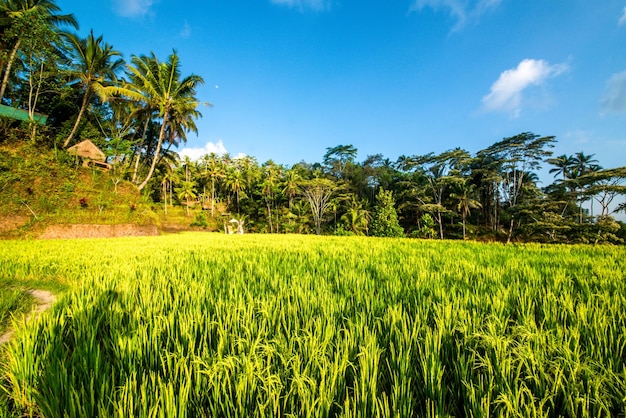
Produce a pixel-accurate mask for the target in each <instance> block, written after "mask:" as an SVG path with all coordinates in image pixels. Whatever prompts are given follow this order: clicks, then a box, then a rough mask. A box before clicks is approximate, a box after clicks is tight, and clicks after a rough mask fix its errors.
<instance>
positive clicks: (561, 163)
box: [547, 154, 576, 180]
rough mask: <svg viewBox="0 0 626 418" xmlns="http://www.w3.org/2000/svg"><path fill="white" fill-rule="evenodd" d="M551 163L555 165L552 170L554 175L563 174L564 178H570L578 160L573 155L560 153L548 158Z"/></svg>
mask: <svg viewBox="0 0 626 418" xmlns="http://www.w3.org/2000/svg"><path fill="white" fill-rule="evenodd" d="M547 162H548V163H549V164H552V165H553V166H554V168H553V169H551V170H550V174H554V177H557V176H559V175H560V176H561V179H562V180H565V179H568V178H570V177H571V175H572V169H573V168H574V166H575V165H576V160H575V158H574V157H572V156H571V155H566V154H563V155H559V156H558V157H554V158H549V159H548V160H547Z"/></svg>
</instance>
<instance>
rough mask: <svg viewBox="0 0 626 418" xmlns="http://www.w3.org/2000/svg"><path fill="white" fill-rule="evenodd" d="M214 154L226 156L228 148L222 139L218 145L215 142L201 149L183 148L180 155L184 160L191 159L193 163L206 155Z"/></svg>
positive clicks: (208, 143)
mask: <svg viewBox="0 0 626 418" xmlns="http://www.w3.org/2000/svg"><path fill="white" fill-rule="evenodd" d="M212 152H214V153H216V154H217V155H223V154H226V152H227V151H226V147H224V143H223V142H222V140H221V139H220V140H219V141H217V144H215V143H213V142H207V143H206V144H205V145H204V146H203V147H201V148H183V149H182V150H181V151H180V152H179V154H180V156H181V157H182V158H185V157H189V158H190V159H191V160H192V161H196V160H199V159H200V158H202V157H203V156H205V155H206V154H211V153H212Z"/></svg>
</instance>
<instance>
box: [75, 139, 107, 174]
mask: <svg viewBox="0 0 626 418" xmlns="http://www.w3.org/2000/svg"><path fill="white" fill-rule="evenodd" d="M67 152H68V153H70V154H72V155H76V156H77V157H80V158H82V160H83V166H84V167H94V168H99V169H101V170H105V171H106V170H108V169H109V168H111V165H110V164H109V163H107V157H106V155H104V152H102V150H101V149H100V148H98V147H97V146H96V145H95V144H94V143H93V142H91V141H90V140H88V139H86V140H84V141H82V142H79V143H78V144H76V145H73V146H71V147H69V148H68V149H67Z"/></svg>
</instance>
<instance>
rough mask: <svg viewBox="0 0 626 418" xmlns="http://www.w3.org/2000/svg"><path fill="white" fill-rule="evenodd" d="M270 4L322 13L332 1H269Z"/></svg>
mask: <svg viewBox="0 0 626 418" xmlns="http://www.w3.org/2000/svg"><path fill="white" fill-rule="evenodd" d="M271 2H272V3H274V4H278V5H281V6H287V7H292V8H295V9H299V10H301V11H304V10H313V11H316V12H323V11H325V10H329V9H330V7H331V3H332V0H271Z"/></svg>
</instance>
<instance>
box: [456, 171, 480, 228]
mask: <svg viewBox="0 0 626 418" xmlns="http://www.w3.org/2000/svg"><path fill="white" fill-rule="evenodd" d="M475 193H476V187H475V186H474V185H473V184H471V183H470V182H469V181H468V180H467V179H463V181H462V182H460V183H457V184H456V191H455V192H453V193H451V194H450V197H451V198H452V199H453V200H454V201H455V202H456V210H457V211H458V212H459V213H460V214H461V219H462V220H463V239H464V240H465V239H466V238H467V234H466V219H467V217H468V215H469V214H470V212H471V210H472V209H477V208H480V207H481V204H480V202H479V201H478V200H476V199H475V198H474V196H475Z"/></svg>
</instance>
